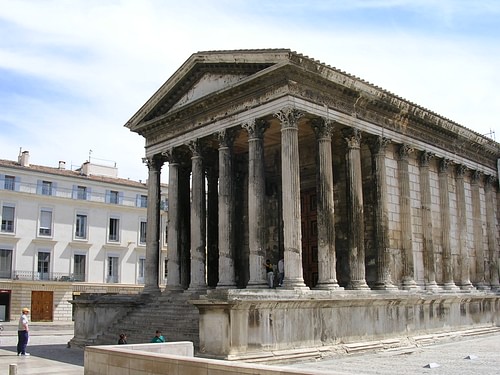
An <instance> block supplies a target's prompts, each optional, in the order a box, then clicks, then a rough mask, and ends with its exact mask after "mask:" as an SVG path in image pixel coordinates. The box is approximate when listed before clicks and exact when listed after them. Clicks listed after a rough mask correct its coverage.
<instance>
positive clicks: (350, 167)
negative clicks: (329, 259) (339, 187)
mask: <svg viewBox="0 0 500 375" xmlns="http://www.w3.org/2000/svg"><path fill="white" fill-rule="evenodd" d="M343 135H344V139H345V141H346V142H347V154H346V164H347V165H346V167H347V202H348V206H347V220H348V224H349V284H348V286H347V288H348V289H354V290H368V289H369V287H368V285H367V284H366V270H365V220H364V215H363V185H362V178H361V149H360V146H361V133H360V131H359V130H358V129H354V128H353V129H346V130H345V131H344V134H343Z"/></svg>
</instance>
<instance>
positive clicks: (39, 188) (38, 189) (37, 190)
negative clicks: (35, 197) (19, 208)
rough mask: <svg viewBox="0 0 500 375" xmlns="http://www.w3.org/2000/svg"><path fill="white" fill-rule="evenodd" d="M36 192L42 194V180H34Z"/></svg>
mask: <svg viewBox="0 0 500 375" xmlns="http://www.w3.org/2000/svg"><path fill="white" fill-rule="evenodd" d="M36 193H37V194H42V180H38V181H37V182H36Z"/></svg>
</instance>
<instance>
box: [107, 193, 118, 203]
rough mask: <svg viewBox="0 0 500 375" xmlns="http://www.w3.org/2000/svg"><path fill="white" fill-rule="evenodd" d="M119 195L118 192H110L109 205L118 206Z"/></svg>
mask: <svg viewBox="0 0 500 375" xmlns="http://www.w3.org/2000/svg"><path fill="white" fill-rule="evenodd" d="M118 199H119V194H118V192H117V191H114V190H111V191H110V192H109V203H112V204H118Z"/></svg>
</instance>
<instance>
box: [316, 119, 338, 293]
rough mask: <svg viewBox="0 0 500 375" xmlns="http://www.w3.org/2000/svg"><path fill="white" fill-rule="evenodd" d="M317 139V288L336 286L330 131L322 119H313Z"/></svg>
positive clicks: (333, 287) (328, 125)
mask: <svg viewBox="0 0 500 375" xmlns="http://www.w3.org/2000/svg"><path fill="white" fill-rule="evenodd" d="M312 126H313V130H314V132H315V134H316V140H317V142H318V174H317V176H318V181H317V195H318V199H317V202H318V206H317V214H318V284H317V285H316V287H317V288H318V289H339V285H338V283H337V270H336V255H335V215H334V206H333V168H332V138H331V137H332V132H333V124H332V123H331V122H329V121H327V120H325V119H315V121H313V123H312Z"/></svg>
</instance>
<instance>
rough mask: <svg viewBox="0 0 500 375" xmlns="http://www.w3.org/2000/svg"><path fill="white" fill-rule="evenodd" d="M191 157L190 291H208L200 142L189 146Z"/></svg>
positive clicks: (203, 177)
mask: <svg viewBox="0 0 500 375" xmlns="http://www.w3.org/2000/svg"><path fill="white" fill-rule="evenodd" d="M189 148H190V149H191V152H192V153H193V156H192V157H191V173H192V175H191V282H190V284H189V289H192V290H198V289H206V287H207V283H206V273H205V265H206V216H205V215H206V209H205V174H204V172H203V159H202V156H201V145H200V143H199V142H198V141H193V142H191V143H190V144H189Z"/></svg>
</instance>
